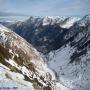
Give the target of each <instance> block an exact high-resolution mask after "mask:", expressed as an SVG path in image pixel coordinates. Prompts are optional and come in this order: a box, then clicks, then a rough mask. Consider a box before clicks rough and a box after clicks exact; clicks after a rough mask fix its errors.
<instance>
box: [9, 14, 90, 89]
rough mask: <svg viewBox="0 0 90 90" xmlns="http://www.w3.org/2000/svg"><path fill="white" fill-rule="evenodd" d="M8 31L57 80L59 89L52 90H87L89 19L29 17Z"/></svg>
mask: <svg viewBox="0 0 90 90" xmlns="http://www.w3.org/2000/svg"><path fill="white" fill-rule="evenodd" d="M52 19H53V20H52ZM8 28H11V29H12V30H13V31H15V32H16V33H17V34H19V35H20V36H22V37H23V38H25V39H26V40H27V41H28V42H29V43H31V44H32V45H33V46H34V47H35V48H36V49H37V50H38V51H39V52H40V54H41V56H42V58H43V60H44V61H45V62H46V63H47V64H48V66H49V67H50V68H51V69H52V70H53V71H54V72H55V74H56V76H57V80H58V82H59V83H58V84H57V87H59V89H55V90H89V89H90V77H89V76H90V15H86V16H85V17H83V18H82V19H78V18H67V19H65V18H64V19H62V18H59V19H56V18H52V17H45V18H39V17H38V18H33V17H30V18H29V19H28V20H26V21H25V22H17V23H15V24H12V25H10V26H8ZM46 90H47V89H46ZM49 90H50V89H49Z"/></svg>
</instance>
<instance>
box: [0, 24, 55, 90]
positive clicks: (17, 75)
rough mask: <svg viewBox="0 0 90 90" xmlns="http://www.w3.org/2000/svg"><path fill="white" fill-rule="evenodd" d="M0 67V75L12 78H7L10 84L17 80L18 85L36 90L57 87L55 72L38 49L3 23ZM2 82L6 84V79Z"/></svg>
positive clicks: (0, 42) (0, 41) (0, 35)
mask: <svg viewBox="0 0 90 90" xmlns="http://www.w3.org/2000/svg"><path fill="white" fill-rule="evenodd" d="M0 67H2V68H0V75H2V73H3V76H5V75H6V76H8V77H9V78H10V79H11V80H9V79H6V80H7V82H8V81H10V83H8V85H9V84H10V85H12V84H11V82H15V81H16V82H15V83H16V86H17V85H18V87H19V86H21V85H22V84H23V85H25V86H28V87H29V88H34V89H35V90H41V89H42V90H47V89H48V90H52V88H55V87H56V86H55V85H54V83H55V82H56V77H55V75H54V73H53V72H52V71H51V70H50V69H49V68H48V66H47V65H46V64H45V63H44V61H43V59H42V58H41V57H40V55H39V53H38V52H37V51H36V49H34V48H33V47H32V46H31V45H30V44H29V43H27V42H26V41H25V40H24V39H22V38H21V37H20V36H18V35H17V34H15V33H14V32H12V31H10V30H9V29H7V28H6V27H4V26H2V25H0ZM2 69H3V71H2ZM3 78H4V77H3ZM3 78H2V79H3ZM4 80H5V79H4ZM12 80H14V81H12ZM1 84H3V85H4V84H6V81H5V83H2V82H1ZM20 84H21V85H20ZM23 88H24V87H23ZM27 89H28V88H27ZM24 90H26V89H24ZM31 90H33V89H31Z"/></svg>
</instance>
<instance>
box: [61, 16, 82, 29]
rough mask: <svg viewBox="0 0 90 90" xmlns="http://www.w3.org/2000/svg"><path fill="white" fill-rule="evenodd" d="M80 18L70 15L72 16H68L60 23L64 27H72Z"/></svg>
mask: <svg viewBox="0 0 90 90" xmlns="http://www.w3.org/2000/svg"><path fill="white" fill-rule="evenodd" d="M79 20H80V18H75V17H74V18H73V17H70V18H66V19H65V20H64V21H63V22H62V23H61V24H60V27H62V28H68V29H69V28H70V27H71V26H73V25H74V23H76V22H77V21H79Z"/></svg>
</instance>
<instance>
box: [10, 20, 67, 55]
mask: <svg viewBox="0 0 90 90" xmlns="http://www.w3.org/2000/svg"><path fill="white" fill-rule="evenodd" d="M35 23H36V24H37V23H38V22H37V21H35ZM35 23H31V22H29V23H28V21H27V22H24V23H21V24H19V22H18V23H16V24H13V25H11V26H9V27H10V28H11V29H12V30H14V31H15V32H16V33H17V34H19V35H20V36H22V37H23V38H25V39H26V40H27V41H28V42H29V43H31V44H32V45H33V46H34V47H35V48H36V49H37V50H38V51H40V52H42V53H44V54H46V53H48V52H50V51H51V50H56V49H58V48H60V47H61V46H62V45H63V44H64V43H65V42H64V36H65V34H66V32H67V29H63V28H60V26H59V25H57V24H54V25H46V26H43V25H42V24H41V23H39V25H37V26H36V24H35ZM18 24H19V25H18Z"/></svg>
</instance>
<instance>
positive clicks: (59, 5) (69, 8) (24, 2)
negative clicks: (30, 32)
mask: <svg viewBox="0 0 90 90" xmlns="http://www.w3.org/2000/svg"><path fill="white" fill-rule="evenodd" d="M0 12H10V13H21V14H25V15H34V16H84V15H86V14H89V13H90V0H0Z"/></svg>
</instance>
